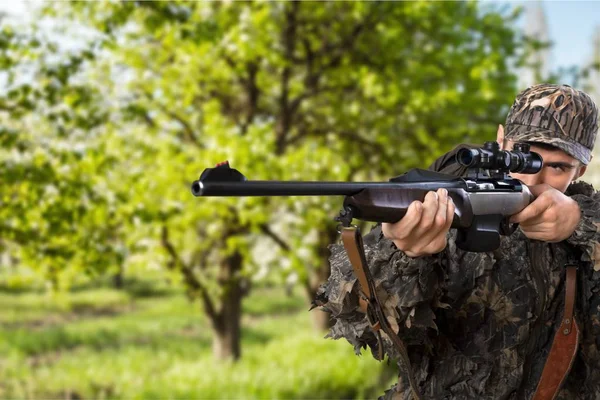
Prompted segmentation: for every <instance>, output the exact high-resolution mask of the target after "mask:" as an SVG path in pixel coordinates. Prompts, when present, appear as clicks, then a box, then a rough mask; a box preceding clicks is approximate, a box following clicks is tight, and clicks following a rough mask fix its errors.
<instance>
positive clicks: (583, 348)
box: [320, 84, 600, 399]
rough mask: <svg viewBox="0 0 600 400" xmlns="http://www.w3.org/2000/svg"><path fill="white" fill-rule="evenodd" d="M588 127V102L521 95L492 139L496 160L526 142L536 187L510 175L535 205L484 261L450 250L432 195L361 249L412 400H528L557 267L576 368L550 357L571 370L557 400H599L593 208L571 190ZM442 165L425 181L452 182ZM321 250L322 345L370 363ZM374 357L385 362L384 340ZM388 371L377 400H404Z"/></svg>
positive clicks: (343, 261) (593, 126) (337, 264)
mask: <svg viewBox="0 0 600 400" xmlns="http://www.w3.org/2000/svg"><path fill="white" fill-rule="evenodd" d="M597 119H598V109H597V107H596V106H595V104H594V103H593V102H592V100H591V99H590V98H589V96H587V95H586V94H585V93H583V92H580V91H577V90H574V89H572V88H571V87H569V86H566V85H560V86H558V85H548V84H543V85H536V86H533V87H531V88H529V89H527V90H525V91H524V92H522V93H521V94H519V96H518V97H517V98H516V100H515V102H514V104H513V106H512V108H511V110H510V112H509V114H508V117H507V120H506V128H505V129H504V128H503V127H502V126H500V127H499V129H498V134H497V140H498V143H499V144H500V145H501V146H503V147H504V148H505V149H510V148H512V145H513V144H514V143H515V142H517V141H521V142H528V143H530V144H531V145H532V151H535V152H538V153H539V154H540V155H541V156H542V158H543V159H544V167H543V168H542V170H541V171H540V172H539V173H537V174H535V175H521V174H512V176H513V177H515V178H517V179H520V180H521V181H523V182H524V183H525V184H526V185H527V186H528V187H529V189H530V190H531V192H532V193H533V194H534V195H535V196H536V199H535V200H534V201H533V202H532V203H531V204H530V205H529V206H528V207H526V208H525V209H524V210H522V211H521V212H520V213H518V214H516V215H514V216H512V217H511V221H512V222H518V223H519V224H520V229H518V230H517V231H515V232H514V233H513V234H512V235H510V236H504V237H502V239H501V245H500V248H498V249H497V250H496V251H494V252H489V253H472V252H465V251H462V250H460V249H458V248H457V247H456V245H455V238H456V232H455V231H454V230H450V224H451V221H452V216H453V215H454V205H453V203H452V200H451V199H450V198H449V197H448V196H447V192H446V191H445V190H443V189H440V190H438V191H437V192H430V193H428V194H427V196H426V197H425V199H424V201H423V202H414V203H413V204H411V206H410V207H409V209H408V212H407V214H406V215H405V217H404V218H402V219H401V220H400V221H398V222H397V223H395V224H385V223H384V224H382V225H381V226H378V227H376V228H375V229H373V230H372V231H371V232H370V233H369V234H368V235H366V236H365V238H364V242H365V252H366V257H367V261H368V264H369V269H370V270H371V273H372V275H373V276H374V281H375V286H376V289H377V293H378V297H379V300H380V302H381V304H383V305H384V312H385V313H386V316H387V319H388V321H389V322H390V325H392V326H394V327H395V330H397V331H398V336H399V337H400V338H401V339H402V340H403V341H404V344H405V345H406V346H407V349H408V355H409V358H410V369H411V371H412V375H413V376H414V381H415V383H416V391H417V392H418V394H419V396H420V397H421V398H426V399H465V398H477V399H482V398H485V399H526V398H532V396H534V393H536V389H538V383H539V382H540V378H541V377H542V371H543V370H544V366H545V363H546V359H547V358H548V354H549V353H550V349H551V348H552V345H553V339H554V337H555V333H556V332H557V330H558V327H559V326H561V324H560V321H561V319H562V318H563V316H564V315H563V314H565V313H566V311H565V312H563V310H564V309H565V296H566V295H565V280H566V278H565V275H566V273H565V266H566V265H569V263H571V264H572V263H576V264H577V265H578V271H577V282H578V283H577V295H576V301H575V302H576V304H575V317H576V321H577V323H578V326H579V329H580V331H581V335H580V336H579V337H578V339H579V342H578V343H577V344H576V346H575V345H574V348H577V349H578V352H577V355H576V356H575V358H574V360H573V359H572V358H569V357H565V356H562V355H559V356H558V358H556V359H554V358H553V360H559V362H558V364H561V363H563V362H564V363H567V364H569V365H566V366H564V369H565V371H566V370H568V369H569V366H571V363H572V366H571V368H570V372H569V374H568V375H567V376H566V378H564V379H563V380H561V382H560V383H561V385H560V388H561V389H560V392H558V398H561V399H575V398H584V399H587V398H591V399H595V398H600V352H599V348H600V296H598V292H600V272H599V271H600V244H599V242H600V234H599V233H598V232H597V230H598V227H599V226H600V195H598V194H596V193H595V192H594V190H593V188H591V186H590V185H587V184H584V183H576V184H575V183H573V182H574V181H575V180H577V179H578V178H580V177H581V176H582V175H583V174H584V173H585V171H586V168H587V165H588V163H589V162H590V161H591V157H592V156H591V152H592V149H593V146H594V142H595V137H596V133H597V130H598V120H597ZM448 160H452V154H451V155H450V156H448V155H447V156H445V157H443V158H441V159H440V160H438V161H437V162H436V163H435V164H434V165H433V169H436V170H441V172H446V173H455V174H460V173H461V172H464V171H460V168H458V166H457V164H451V163H450V164H451V165H448V162H447V161H448ZM331 250H332V256H331V259H330V262H331V268H332V272H331V277H330V278H329V280H328V282H327V283H326V284H325V285H324V286H323V287H322V288H321V291H320V299H321V302H322V303H324V309H325V310H327V311H329V312H331V313H332V316H333V317H334V318H335V319H336V324H335V326H334V327H333V328H332V330H331V333H330V335H331V336H332V337H333V338H340V337H344V338H346V339H347V340H348V341H349V342H350V343H352V344H354V346H355V349H356V350H357V351H358V349H360V348H361V347H364V346H369V347H370V348H371V350H372V351H373V352H375V351H376V350H377V346H378V340H377V336H376V333H375V331H374V330H373V329H372V328H371V326H370V325H369V323H368V321H367V319H366V318H365V316H364V314H363V313H362V311H361V308H360V307H359V302H358V299H357V293H358V287H357V286H358V285H357V284H355V281H356V277H355V276H354V274H353V273H352V266H351V265H350V263H349V261H348V258H347V256H346V252H345V250H344V248H343V247H342V246H341V245H332V246H331ZM595 262H596V263H597V264H595ZM573 270H574V268H573ZM573 279H574V278H573ZM348 288H352V290H349V289H348ZM574 337H577V336H574ZM559 347H560V346H559ZM384 349H385V351H386V353H387V354H388V355H391V356H392V358H397V357H395V356H397V352H396V350H395V349H394V347H393V346H392V344H391V341H390V340H387V339H385V335H384ZM374 354H375V353H374ZM399 365H400V367H401V368H400V377H399V382H398V384H397V385H396V386H395V387H394V388H392V389H390V390H388V391H387V392H386V395H385V397H386V398H407V399H408V398H411V395H412V392H411V387H410V384H409V380H408V374H407V370H406V368H405V367H404V366H403V365H402V363H399ZM557 367H558V365H557ZM548 369H549V370H552V366H551V367H549V368H548ZM551 372H552V371H549V373H551ZM546 373H547V372H546V371H544V374H546ZM557 386H558V383H557ZM537 395H538V396H540V394H539V393H538V394H537ZM537 398H544V397H543V396H542V397H537Z"/></svg>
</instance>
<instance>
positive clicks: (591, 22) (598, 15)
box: [498, 0, 600, 69]
mask: <svg viewBox="0 0 600 400" xmlns="http://www.w3.org/2000/svg"><path fill="white" fill-rule="evenodd" d="M535 2H537V3H540V2H539V1H535V0H534V1H529V2H527V1H518V2H516V1H515V2H510V3H508V4H510V5H511V6H517V5H523V6H525V7H527V6H528V5H531V4H534V3H535ZM498 3H501V2H498ZM541 4H542V7H543V9H544V12H545V14H546V21H547V23H548V30H549V31H550V39H551V40H552V42H553V43H554V46H553V47H552V64H553V67H555V68H556V67H568V66H571V65H574V64H575V65H582V64H583V63H585V62H587V61H588V58H589V57H590V55H591V53H592V48H593V46H592V43H593V42H592V39H593V36H594V32H595V31H596V30H597V29H600V1H564V0H563V1H541ZM522 22H523V21H522ZM553 69H554V68H553Z"/></svg>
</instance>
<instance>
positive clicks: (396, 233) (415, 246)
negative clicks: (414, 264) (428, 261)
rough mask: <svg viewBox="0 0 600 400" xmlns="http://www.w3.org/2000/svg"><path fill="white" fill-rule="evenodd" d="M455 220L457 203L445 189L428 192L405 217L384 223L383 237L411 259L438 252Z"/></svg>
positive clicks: (445, 241) (444, 245)
mask: <svg viewBox="0 0 600 400" xmlns="http://www.w3.org/2000/svg"><path fill="white" fill-rule="evenodd" d="M453 218H454V202H453V201H452V199H451V198H449V197H448V191H447V190H446V189H438V191H437V192H429V193H427V195H426V196H425V199H424V200H423V202H422V203H421V202H420V201H413V202H412V203H411V204H410V206H409V207H408V210H407V211H406V215H405V216H404V217H403V218H402V219H401V220H400V221H398V222H396V223H394V224H388V223H383V224H382V230H383V235H384V236H385V237H386V238H388V239H391V240H392V241H393V242H394V244H395V245H396V247H398V248H399V249H400V250H402V251H404V252H405V253H406V255H408V256H409V257H419V256H423V255H430V254H435V253H439V252H440V251H442V250H444V249H445V248H446V244H447V238H446V234H447V233H448V230H449V229H450V225H452V219H453Z"/></svg>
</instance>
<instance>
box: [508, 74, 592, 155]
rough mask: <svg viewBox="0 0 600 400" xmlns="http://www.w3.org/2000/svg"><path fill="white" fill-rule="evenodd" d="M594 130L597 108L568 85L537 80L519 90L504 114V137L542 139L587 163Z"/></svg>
mask: <svg viewBox="0 0 600 400" xmlns="http://www.w3.org/2000/svg"><path fill="white" fill-rule="evenodd" d="M597 133H598V108H597V107H596V104H594V102H593V100H592V99H591V98H590V96H588V95H587V94H585V93H584V92H582V91H579V90H576V89H573V88H572V87H570V86H568V85H551V84H540V85H535V86H532V87H530V88H528V89H526V90H524V91H523V92H521V93H520V94H519V95H518V96H517V98H516V99H515V102H514V103H513V105H512V107H511V109H510V111H509V113H508V116H507V117H506V125H505V136H504V137H505V138H506V139H511V140H513V141H521V142H534V143H546V144H549V145H552V146H555V147H557V148H559V149H561V150H563V151H564V152H566V153H567V154H569V155H571V156H572V157H574V158H576V159H577V160H579V161H581V162H582V163H583V164H589V162H590V161H591V159H592V150H593V148H594V143H595V141H596V134H597Z"/></svg>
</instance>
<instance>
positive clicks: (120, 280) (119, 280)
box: [113, 265, 124, 289]
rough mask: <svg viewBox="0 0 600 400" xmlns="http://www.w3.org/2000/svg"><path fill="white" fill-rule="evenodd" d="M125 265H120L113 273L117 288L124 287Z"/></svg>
mask: <svg viewBox="0 0 600 400" xmlns="http://www.w3.org/2000/svg"><path fill="white" fill-rule="evenodd" d="M123 275H124V271H123V266H122V265H119V269H118V270H117V272H115V274H114V275H113V286H114V288H115V289H123V280H124V279H123Z"/></svg>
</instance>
